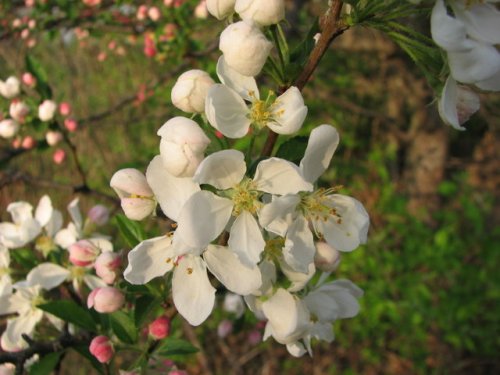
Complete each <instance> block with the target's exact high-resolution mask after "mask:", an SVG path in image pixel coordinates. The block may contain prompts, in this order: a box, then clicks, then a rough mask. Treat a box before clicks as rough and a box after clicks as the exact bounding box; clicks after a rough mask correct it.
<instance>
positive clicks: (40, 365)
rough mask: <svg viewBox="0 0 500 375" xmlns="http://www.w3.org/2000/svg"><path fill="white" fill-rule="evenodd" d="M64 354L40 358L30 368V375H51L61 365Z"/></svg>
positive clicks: (52, 354) (53, 354) (59, 353)
mask: <svg viewBox="0 0 500 375" xmlns="http://www.w3.org/2000/svg"><path fill="white" fill-rule="evenodd" d="M62 354H63V353H62V352H57V353H50V354H47V355H46V356H43V357H42V358H40V360H39V361H38V362H36V363H34V364H33V365H32V366H31V367H30V368H29V372H28V373H29V374H30V375H50V374H51V373H52V371H53V370H54V369H55V368H56V366H57V364H58V363H59V358H61V355H62Z"/></svg>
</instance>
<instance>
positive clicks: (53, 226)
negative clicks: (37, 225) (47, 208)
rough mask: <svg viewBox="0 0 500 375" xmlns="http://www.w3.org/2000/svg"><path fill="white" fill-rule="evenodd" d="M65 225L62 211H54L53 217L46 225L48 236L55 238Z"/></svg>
mask: <svg viewBox="0 0 500 375" xmlns="http://www.w3.org/2000/svg"><path fill="white" fill-rule="evenodd" d="M62 225H63V216H62V213H61V211H59V210H53V211H52V216H51V217H50V220H49V221H48V223H47V224H45V230H46V231H47V235H48V236H49V237H51V238H53V237H54V236H55V235H56V233H57V232H59V231H60V230H61V228H62Z"/></svg>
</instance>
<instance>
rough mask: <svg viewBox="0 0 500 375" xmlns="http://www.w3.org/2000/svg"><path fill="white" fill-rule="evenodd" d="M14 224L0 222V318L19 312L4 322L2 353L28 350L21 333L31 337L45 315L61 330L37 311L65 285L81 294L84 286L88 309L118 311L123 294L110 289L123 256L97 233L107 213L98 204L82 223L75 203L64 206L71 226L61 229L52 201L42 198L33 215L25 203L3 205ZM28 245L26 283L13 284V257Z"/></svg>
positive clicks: (58, 325) (59, 323)
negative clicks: (28, 263) (51, 292)
mask: <svg viewBox="0 0 500 375" xmlns="http://www.w3.org/2000/svg"><path fill="white" fill-rule="evenodd" d="M7 211H8V212H9V213H10V214H11V216H12V222H2V223H0V315H7V314H9V315H10V314H17V316H16V317H14V318H10V319H8V320H7V328H6V330H5V332H4V333H3V334H2V336H1V340H0V344H1V347H2V349H3V350H5V351H17V350H20V349H22V348H24V347H26V346H27V342H26V341H25V340H24V339H23V337H22V336H23V335H28V336H32V335H33V333H34V331H35V328H36V325H37V324H38V323H39V322H40V321H41V320H42V318H43V317H44V316H45V317H46V318H47V319H48V320H49V321H50V322H52V323H53V324H54V326H55V327H56V328H58V329H61V328H62V326H63V321H61V320H60V319H59V318H56V317H55V316H53V315H51V314H48V313H46V312H44V311H43V310H42V309H40V308H38V306H39V305H42V304H44V303H47V302H49V301H50V299H49V298H48V297H47V296H46V294H47V293H48V292H49V291H52V290H54V289H55V288H56V287H58V286H60V285H61V284H63V283H64V282H69V283H71V284H72V288H73V290H74V292H75V293H77V294H78V295H80V296H83V293H84V288H83V284H85V285H86V287H87V288H88V290H91V291H92V292H91V293H90V294H89V305H92V306H94V308H95V309H96V310H97V311H99V312H111V311H116V310H117V309H119V308H120V307H121V305H122V304H123V295H122V293H121V292H120V291H119V290H118V289H116V288H115V287H113V286H112V285H113V284H114V283H115V279H116V277H117V276H118V269H119V267H120V264H121V256H120V253H118V252H113V245H112V244H111V242H110V241H109V239H108V238H106V237H104V236H103V235H101V234H98V233H95V230H96V229H97V227H99V226H102V225H104V224H106V223H107V221H108V218H109V211H108V209H107V208H106V207H104V206H102V205H96V206H94V207H93V208H91V209H90V210H89V212H88V216H87V218H86V219H85V220H83V217H82V214H81V212H80V209H79V207H78V199H75V200H73V201H72V202H71V203H70V204H69V206H68V212H69V214H70V216H71V219H72V220H71V222H70V223H69V224H68V225H67V226H66V227H65V228H63V215H62V213H61V212H60V211H58V210H57V209H55V208H53V206H52V202H51V200H50V198H49V197H48V196H47V195H45V196H43V197H42V198H41V199H40V201H39V203H38V205H37V207H36V209H35V212H34V215H33V207H32V206H31V205H30V204H29V203H27V202H22V201H20V202H14V203H11V204H10V205H9V206H8V207H7ZM30 245H32V246H33V247H34V249H35V250H37V253H30V257H29V258H30V259H31V258H32V262H33V264H34V266H33V267H32V268H31V269H30V270H29V272H28V273H27V274H26V275H25V278H24V279H19V278H18V279H17V280H14V279H13V277H12V276H11V274H12V271H13V268H12V265H11V258H12V257H14V258H15V259H19V258H18V256H16V254H13V255H11V252H14V253H19V252H22V251H23V249H24V248H26V247H28V246H30Z"/></svg>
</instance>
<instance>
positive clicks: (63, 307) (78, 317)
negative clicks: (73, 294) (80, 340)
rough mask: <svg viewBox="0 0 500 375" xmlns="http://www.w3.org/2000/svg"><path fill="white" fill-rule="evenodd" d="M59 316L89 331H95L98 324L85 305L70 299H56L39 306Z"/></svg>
mask: <svg viewBox="0 0 500 375" xmlns="http://www.w3.org/2000/svg"><path fill="white" fill-rule="evenodd" d="M37 307H38V308H40V309H42V310H43V311H46V312H48V313H50V314H52V315H55V316H57V317H58V318H60V319H62V320H64V321H66V322H69V323H72V324H74V325H77V326H78V327H81V328H84V329H86V330H88V331H91V332H95V331H96V325H95V322H94V320H93V319H92V316H91V315H90V312H89V311H87V310H85V309H84V308H83V307H81V306H79V305H77V304H76V303H75V302H73V301H70V300H62V301H54V302H49V303H45V304H43V305H39V306H37Z"/></svg>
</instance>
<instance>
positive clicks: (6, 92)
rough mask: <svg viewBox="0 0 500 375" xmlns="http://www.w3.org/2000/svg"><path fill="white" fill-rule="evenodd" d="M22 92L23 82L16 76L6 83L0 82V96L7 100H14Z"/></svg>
mask: <svg viewBox="0 0 500 375" xmlns="http://www.w3.org/2000/svg"><path fill="white" fill-rule="evenodd" d="M20 92H21V82H19V79H17V78H16V77H14V76H11V77H9V78H7V79H6V80H5V82H4V81H2V80H0V95H2V96H3V97H4V98H6V99H12V98H15V97H16V96H18V95H19V93H20Z"/></svg>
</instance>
